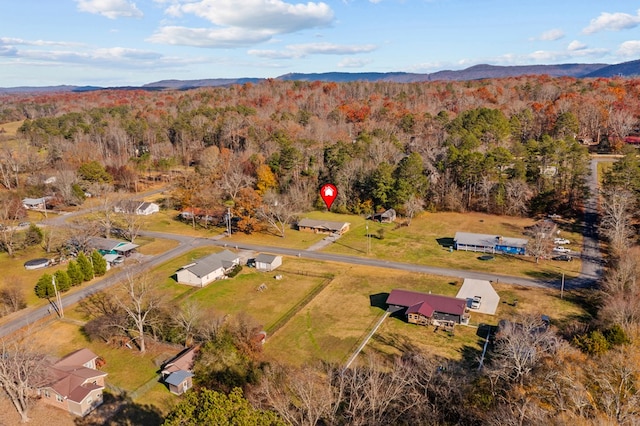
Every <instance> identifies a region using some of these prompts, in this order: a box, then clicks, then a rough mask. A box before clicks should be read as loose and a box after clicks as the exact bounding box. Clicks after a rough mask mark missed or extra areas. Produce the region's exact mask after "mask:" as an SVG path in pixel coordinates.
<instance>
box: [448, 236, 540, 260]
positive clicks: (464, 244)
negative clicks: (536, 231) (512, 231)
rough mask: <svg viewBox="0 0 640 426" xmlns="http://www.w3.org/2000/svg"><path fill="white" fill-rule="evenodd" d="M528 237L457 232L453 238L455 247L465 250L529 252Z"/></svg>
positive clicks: (507, 252) (510, 252) (509, 252)
mask: <svg viewBox="0 0 640 426" xmlns="http://www.w3.org/2000/svg"><path fill="white" fill-rule="evenodd" d="M528 243H529V240H527V239H526V238H510V237H503V236H501V235H493V234H474V233H471V232H456V235H455V237H454V238H453V244H454V248H455V249H456V250H463V251H476V252H482V253H506V254H523V255H524V254H527V244H528Z"/></svg>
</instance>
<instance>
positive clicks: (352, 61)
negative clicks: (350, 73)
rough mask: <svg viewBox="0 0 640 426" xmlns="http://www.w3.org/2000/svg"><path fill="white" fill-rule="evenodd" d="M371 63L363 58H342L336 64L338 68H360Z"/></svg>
mask: <svg viewBox="0 0 640 426" xmlns="http://www.w3.org/2000/svg"><path fill="white" fill-rule="evenodd" d="M370 63H371V60H370V59H364V58H344V59H343V60H341V61H340V62H338V67H340V68H362V67H364V66H366V65H369V64H370Z"/></svg>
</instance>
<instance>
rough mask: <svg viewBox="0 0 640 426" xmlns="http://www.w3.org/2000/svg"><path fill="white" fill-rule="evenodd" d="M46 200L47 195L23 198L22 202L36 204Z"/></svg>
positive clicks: (29, 204) (30, 204)
mask: <svg viewBox="0 0 640 426" xmlns="http://www.w3.org/2000/svg"><path fill="white" fill-rule="evenodd" d="M46 201H47V197H41V198H24V199H23V200H22V204H26V205H28V206H36V205H38V204H44V203H45V202H46Z"/></svg>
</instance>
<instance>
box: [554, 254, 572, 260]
mask: <svg viewBox="0 0 640 426" xmlns="http://www.w3.org/2000/svg"><path fill="white" fill-rule="evenodd" d="M551 260H559V261H561V262H571V261H572V260H573V257H571V256H569V255H568V254H561V255H560V256H553V257H552V258H551Z"/></svg>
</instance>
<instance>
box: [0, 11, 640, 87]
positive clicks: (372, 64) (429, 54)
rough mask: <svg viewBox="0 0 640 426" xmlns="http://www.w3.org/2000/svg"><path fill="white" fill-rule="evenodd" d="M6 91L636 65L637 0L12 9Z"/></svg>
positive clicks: (4, 58)
mask: <svg viewBox="0 0 640 426" xmlns="http://www.w3.org/2000/svg"><path fill="white" fill-rule="evenodd" d="M1 3H2V4H1V5H0V87H14V86H45V85H58V84H74V85H98V86H117V85H141V84H145V83H149V82H153V81H158V80H163V79H181V80H191V79H202V78H237V77H277V76H279V75H282V74H286V73H290V72H303V73H311V72H329V71H344V72H390V71H405V72H417V73H429V72H434V71H439V70H443V69H453V70H456V69H463V68H467V67H469V66H472V65H476V64H482V63H488V64H492V65H529V64H556V63H596V62H597V63H609V64H613V63H620V62H626V61H630V60H635V59H638V58H640V2H636V1H629V0H624V1H620V0H609V1H606V2H605V1H595V0H581V1H575V0H553V1H549V0H341V1H340V0H335V1H329V0H327V1H313V0H311V1H298V0H137V1H133V0H55V1H54V0H4V1H2V2H1Z"/></svg>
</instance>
